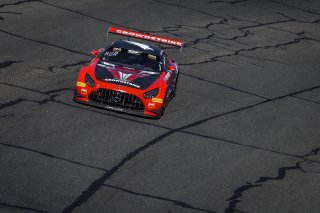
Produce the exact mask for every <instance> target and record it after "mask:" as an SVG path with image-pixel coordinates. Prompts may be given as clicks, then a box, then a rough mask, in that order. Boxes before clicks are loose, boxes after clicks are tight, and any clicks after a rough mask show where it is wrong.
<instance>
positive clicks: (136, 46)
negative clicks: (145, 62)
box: [111, 40, 163, 57]
mask: <svg viewBox="0 0 320 213" xmlns="http://www.w3.org/2000/svg"><path fill="white" fill-rule="evenodd" d="M111 47H119V48H125V49H129V50H138V51H142V52H145V53H149V54H153V55H157V56H159V57H160V56H162V53H163V51H162V50H161V49H160V48H158V47H155V46H151V45H147V44H143V43H139V42H136V41H128V40H118V41H115V42H113V43H112V44H111Z"/></svg>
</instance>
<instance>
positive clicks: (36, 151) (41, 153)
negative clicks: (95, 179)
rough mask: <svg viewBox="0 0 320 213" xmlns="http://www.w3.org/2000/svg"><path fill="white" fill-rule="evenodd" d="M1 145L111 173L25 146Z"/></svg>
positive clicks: (0, 143)
mask: <svg viewBox="0 0 320 213" xmlns="http://www.w3.org/2000/svg"><path fill="white" fill-rule="evenodd" d="M0 145H2V146H5V147H10V148H15V149H19V150H23V151H28V152H32V153H36V154H39V155H42V156H44V157H49V158H52V159H56V160H60V161H64V162H67V163H71V164H74V165H77V166H82V167H87V168H90V169H96V170H100V171H103V172H108V171H109V170H107V169H104V168H100V167H96V166H92V165H89V164H85V163H81V162H77V161H74V160H69V159H67V158H63V157H59V156H56V155H53V154H50V153H47V152H42V151H38V150H35V149H31V148H27V147H23V146H17V145H12V144H7V143H2V142H0Z"/></svg>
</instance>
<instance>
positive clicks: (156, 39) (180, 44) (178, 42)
mask: <svg viewBox="0 0 320 213" xmlns="http://www.w3.org/2000/svg"><path fill="white" fill-rule="evenodd" d="M109 33H114V34H119V35H124V36H129V37H133V38H138V39H143V40H148V41H153V42H158V43H163V44H169V45H173V46H178V47H180V51H181V50H182V47H183V41H181V40H175V39H171V38H165V37H161V36H155V35H150V34H146V33H140V32H136V31H132V30H127V29H121V28H117V27H112V26H111V27H109V29H108V34H109Z"/></svg>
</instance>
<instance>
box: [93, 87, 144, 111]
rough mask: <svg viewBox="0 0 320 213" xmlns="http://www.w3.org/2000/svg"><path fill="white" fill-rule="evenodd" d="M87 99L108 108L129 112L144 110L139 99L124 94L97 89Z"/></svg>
mask: <svg viewBox="0 0 320 213" xmlns="http://www.w3.org/2000/svg"><path fill="white" fill-rule="evenodd" d="M89 99H90V100H91V101H94V102H98V103H101V104H105V105H108V106H115V107H121V108H124V109H131V110H144V105H143V103H142V101H141V100H140V98H139V97H137V96H135V95H132V94H128V93H124V92H119V91H114V90H108V89H97V90H95V91H94V92H92V93H91V94H90V95H89Z"/></svg>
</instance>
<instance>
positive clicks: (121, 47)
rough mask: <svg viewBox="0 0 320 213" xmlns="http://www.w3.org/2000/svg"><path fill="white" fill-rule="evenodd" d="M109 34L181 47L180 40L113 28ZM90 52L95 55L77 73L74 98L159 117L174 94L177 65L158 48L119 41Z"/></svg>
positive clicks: (109, 107) (122, 110) (87, 102)
mask: <svg viewBox="0 0 320 213" xmlns="http://www.w3.org/2000/svg"><path fill="white" fill-rule="evenodd" d="M108 33H115V34H120V35H124V36H128V37H134V38H138V39H144V40H148V41H153V42H159V43H164V44H169V45H174V46H179V47H181V48H182V46H183V41H179V40H174V39H169V38H164V37H160V36H154V35H150V34H145V33H140V32H135V31H131V30H126V29H120V28H116V27H109V30H108ZM91 53H92V54H93V55H95V58H94V59H93V60H92V61H91V62H90V64H89V65H88V66H85V67H83V68H82V69H81V70H80V72H79V75H78V80H77V84H76V88H75V93H74V100H75V101H77V102H80V103H84V104H89V105H94V106H98V107H103V108H105V109H109V110H114V111H119V112H124V113H130V114H137V115H142V116H147V117H155V118H160V117H161V116H162V115H163V112H164V110H165V108H166V105H167V104H168V102H169V101H170V100H171V99H172V98H173V97H174V96H175V94H176V91H177V82H178V76H179V70H178V64H177V63H176V62H174V61H173V60H172V59H170V58H169V57H168V56H167V54H166V53H165V52H164V51H163V50H161V49H160V48H158V47H155V46H150V45H146V44H143V43H138V42H135V41H130V40H118V41H115V42H113V43H112V44H111V45H110V46H108V47H105V48H102V49H100V50H99V51H97V50H92V51H91Z"/></svg>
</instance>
